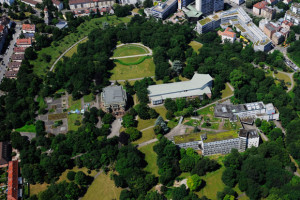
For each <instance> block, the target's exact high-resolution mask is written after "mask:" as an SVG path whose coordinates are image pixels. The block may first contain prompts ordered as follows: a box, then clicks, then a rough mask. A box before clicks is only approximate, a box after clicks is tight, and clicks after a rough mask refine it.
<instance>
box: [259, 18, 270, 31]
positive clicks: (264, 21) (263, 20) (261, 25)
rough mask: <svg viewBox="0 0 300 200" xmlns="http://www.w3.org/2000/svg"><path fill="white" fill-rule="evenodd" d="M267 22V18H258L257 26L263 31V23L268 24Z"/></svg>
mask: <svg viewBox="0 0 300 200" xmlns="http://www.w3.org/2000/svg"><path fill="white" fill-rule="evenodd" d="M268 23H269V21H268V20H267V19H262V20H260V21H259V28H260V30H262V31H263V30H264V29H265V25H266V24H268Z"/></svg>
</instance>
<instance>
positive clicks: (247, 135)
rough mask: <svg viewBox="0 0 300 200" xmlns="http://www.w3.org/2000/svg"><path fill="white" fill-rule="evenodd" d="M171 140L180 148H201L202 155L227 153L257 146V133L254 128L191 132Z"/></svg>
mask: <svg viewBox="0 0 300 200" xmlns="http://www.w3.org/2000/svg"><path fill="white" fill-rule="evenodd" d="M173 142H174V143H175V144H176V145H177V146H178V147H180V148H184V149H187V148H193V149H195V150H201V151H202V155H204V156H209V155H214V154H228V153H230V152H231V150H232V149H237V150H238V151H239V152H243V151H245V150H246V149H247V148H251V147H253V146H254V147H258V145H259V135H258V133H257V132H256V130H245V129H241V130H239V131H227V132H219V133H202V132H200V133H194V134H193V133H192V134H187V135H180V136H175V137H174V138H173Z"/></svg>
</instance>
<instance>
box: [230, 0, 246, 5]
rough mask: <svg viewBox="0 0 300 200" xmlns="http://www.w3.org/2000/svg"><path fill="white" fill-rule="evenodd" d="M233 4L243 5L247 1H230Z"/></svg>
mask: <svg viewBox="0 0 300 200" xmlns="http://www.w3.org/2000/svg"><path fill="white" fill-rule="evenodd" d="M230 1H231V2H232V3H235V4H237V5H241V4H242V3H244V2H245V0H230Z"/></svg>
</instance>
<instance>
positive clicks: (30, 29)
mask: <svg viewBox="0 0 300 200" xmlns="http://www.w3.org/2000/svg"><path fill="white" fill-rule="evenodd" d="M22 32H23V33H35V25H34V24H23V25H22Z"/></svg>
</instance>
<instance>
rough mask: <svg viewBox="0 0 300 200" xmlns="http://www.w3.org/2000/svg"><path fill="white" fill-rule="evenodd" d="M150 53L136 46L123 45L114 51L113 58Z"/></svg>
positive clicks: (140, 46)
mask: <svg viewBox="0 0 300 200" xmlns="http://www.w3.org/2000/svg"><path fill="white" fill-rule="evenodd" d="M147 53H150V52H149V51H148V49H147V48H145V47H143V46H142V45H138V44H125V45H122V46H120V47H118V48H116V49H115V50H114V55H113V57H123V56H132V55H140V54H147Z"/></svg>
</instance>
